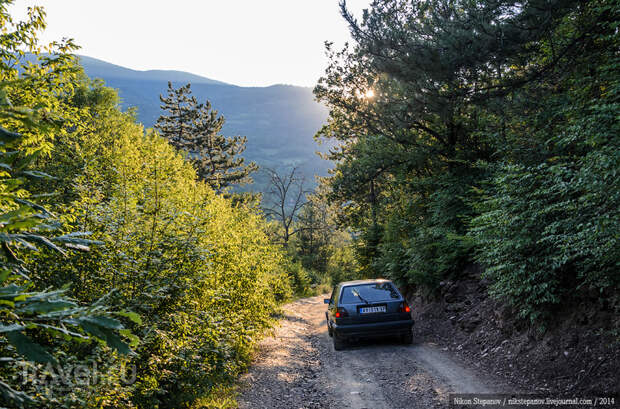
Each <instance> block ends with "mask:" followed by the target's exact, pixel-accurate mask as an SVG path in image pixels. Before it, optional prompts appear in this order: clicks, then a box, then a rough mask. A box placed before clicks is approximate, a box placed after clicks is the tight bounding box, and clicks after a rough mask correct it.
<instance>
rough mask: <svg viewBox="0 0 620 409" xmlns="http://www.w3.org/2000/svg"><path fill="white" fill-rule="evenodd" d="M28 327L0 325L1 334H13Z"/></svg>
mask: <svg viewBox="0 0 620 409" xmlns="http://www.w3.org/2000/svg"><path fill="white" fill-rule="evenodd" d="M25 329H26V327H24V326H23V325H20V324H10V325H1V324H0V332H11V331H22V330H25Z"/></svg>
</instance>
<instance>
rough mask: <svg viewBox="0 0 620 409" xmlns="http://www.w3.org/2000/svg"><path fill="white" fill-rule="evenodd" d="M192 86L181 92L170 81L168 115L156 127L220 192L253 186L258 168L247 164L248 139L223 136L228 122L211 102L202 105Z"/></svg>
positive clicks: (163, 99) (166, 99)
mask: <svg viewBox="0 0 620 409" xmlns="http://www.w3.org/2000/svg"><path fill="white" fill-rule="evenodd" d="M191 94H192V91H191V84H187V85H184V86H182V87H180V88H178V89H175V88H174V87H173V86H172V83H170V82H168V96H167V97H164V96H160V97H159V98H160V100H161V102H162V105H161V108H162V110H164V111H166V112H167V115H166V114H164V115H161V116H160V117H159V119H157V123H156V125H155V128H156V129H157V130H158V131H159V132H160V133H161V134H162V135H163V136H164V137H166V138H167V139H168V140H169V141H170V143H171V144H172V146H174V147H175V148H177V149H179V150H182V151H185V152H186V153H187V154H188V156H189V160H190V161H191V162H192V164H193V165H194V168H195V169H196V172H197V174H198V176H199V177H200V178H201V179H202V180H204V181H205V182H207V183H208V184H209V185H210V186H211V187H212V188H213V189H214V190H215V191H216V192H221V191H222V190H223V189H225V188H227V187H228V186H230V185H232V184H244V183H251V182H252V179H251V178H250V176H249V175H250V174H251V173H252V172H255V171H256V170H257V169H258V166H257V165H256V163H254V162H250V163H249V164H247V165H246V164H245V159H244V158H243V157H242V156H240V155H241V154H242V153H243V152H244V151H245V144H246V140H247V139H246V137H245V136H232V137H226V136H224V135H222V134H221V131H222V127H223V126H224V123H225V119H224V117H223V116H222V115H218V111H216V110H214V109H213V108H212V107H211V103H210V102H209V101H207V102H206V103H205V104H199V103H198V101H197V100H196V98H195V97H194V96H192V95H191Z"/></svg>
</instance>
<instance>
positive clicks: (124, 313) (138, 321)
mask: <svg viewBox="0 0 620 409" xmlns="http://www.w3.org/2000/svg"><path fill="white" fill-rule="evenodd" d="M117 314H118V315H120V316H121V317H125V318H129V319H130V320H131V321H132V322H134V323H136V324H138V325H141V324H142V317H140V315H139V314H138V313H135V312H133V311H121V312H118V313H117Z"/></svg>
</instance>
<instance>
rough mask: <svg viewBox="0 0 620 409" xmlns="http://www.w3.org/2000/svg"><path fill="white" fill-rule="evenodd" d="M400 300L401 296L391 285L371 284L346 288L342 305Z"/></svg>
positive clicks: (341, 300)
mask: <svg viewBox="0 0 620 409" xmlns="http://www.w3.org/2000/svg"><path fill="white" fill-rule="evenodd" d="M398 299H400V294H399V293H398V291H397V290H396V288H394V286H393V285H392V284H391V283H388V282H382V283H370V284H359V285H351V286H347V287H344V288H343V289H342V297H341V298H340V303H341V304H358V303H366V302H368V303H375V302H381V301H392V300H398Z"/></svg>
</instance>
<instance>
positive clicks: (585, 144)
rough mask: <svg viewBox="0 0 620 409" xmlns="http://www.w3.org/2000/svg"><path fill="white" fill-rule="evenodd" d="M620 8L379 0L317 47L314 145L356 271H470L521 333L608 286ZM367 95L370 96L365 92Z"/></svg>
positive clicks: (605, 293) (415, 276)
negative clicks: (339, 46)
mask: <svg viewBox="0 0 620 409" xmlns="http://www.w3.org/2000/svg"><path fill="white" fill-rule="evenodd" d="M619 13H620V5H619V3H618V2H617V1H593V2H587V3H583V2H576V1H565V0H554V1H533V2H526V3H522V2H515V1H499V2H496V1H482V2H471V1H452V0H428V1H426V0H420V1H414V2H411V1H405V0H402V1H400V0H399V1H393V2H373V4H372V5H371V7H370V8H369V9H368V10H367V11H366V12H365V13H364V15H363V18H362V21H357V20H355V18H354V17H353V16H352V15H350V14H349V12H348V11H347V9H346V6H345V3H344V2H342V14H343V16H344V18H345V19H346V20H347V22H348V23H349V25H350V28H351V33H352V36H353V40H354V42H353V45H352V46H351V47H345V48H344V49H343V50H342V51H339V52H338V51H334V50H332V47H331V45H328V54H329V55H330V58H331V63H330V65H329V66H328V68H327V70H326V75H325V77H324V78H322V79H321V80H320V81H319V84H318V85H317V87H316V88H315V95H316V96H317V97H318V98H319V99H320V100H322V101H323V102H325V103H326V104H327V105H328V107H329V109H330V117H329V121H328V123H327V125H325V126H324V127H323V128H322V130H321V131H320V132H319V133H318V135H317V136H318V137H325V138H331V139H335V140H337V141H338V142H339V143H340V146H339V147H338V148H337V149H333V150H332V151H331V152H330V154H329V155H327V156H328V157H329V158H330V159H332V160H334V161H335V162H336V168H335V169H334V171H333V172H332V176H331V177H330V178H329V179H328V180H327V184H328V185H329V187H330V188H331V193H330V199H331V201H332V202H333V203H334V204H336V205H337V207H336V208H337V209H338V213H339V222H340V223H341V225H344V226H347V227H349V228H351V229H352V230H353V231H354V232H355V233H356V244H357V258H358V261H359V263H360V267H361V269H362V271H363V274H364V275H375V276H382V275H387V276H389V277H390V278H393V279H395V280H397V281H399V282H400V283H402V284H409V285H412V286H424V287H429V288H431V289H433V288H435V287H436V286H437V284H438V283H439V281H441V280H442V279H443V278H444V277H448V276H450V277H454V278H457V279H458V275H459V273H460V272H461V271H463V270H465V266H466V265H467V264H468V263H472V262H478V263H480V264H482V265H483V267H485V268H486V274H487V276H488V277H489V278H491V279H492V281H493V284H492V287H491V288H492V292H493V293H494V294H495V295H496V296H497V297H498V298H500V299H503V300H506V301H507V302H509V303H511V304H512V305H513V306H514V307H515V310H517V311H519V312H520V315H521V316H522V317H524V318H529V319H530V320H531V321H532V322H541V320H542V319H544V318H545V317H548V316H549V314H550V312H552V311H554V309H555V308H557V307H559V306H562V305H567V304H568V303H570V302H571V300H572V297H578V296H583V295H585V293H586V292H588V291H590V290H595V291H596V293H597V294H599V295H600V298H601V299H602V300H605V299H607V298H609V297H612V296H613V294H614V293H615V292H616V291H617V288H618V279H617V271H618V264H617V263H618V261H617V260H618V259H619V257H618V251H619V250H618V249H619V246H618V237H617V232H618V224H619V223H620V222H619V219H620V215H619V214H618V209H619V208H620V202H619V197H618V195H617V192H618V185H617V183H618V182H617V180H618V178H617V173H618V169H620V168H619V164H620V162H619V159H618V152H619V149H618V130H619V129H618V116H617V112H618V78H619V77H620V75H619V67H620V64H619V63H618V56H617V52H616V51H615V50H617V49H618V45H619V44H618V39H619V36H618V25H617V21H618V16H619ZM368 90H372V91H373V93H372V94H370V93H368V92H367V91H368Z"/></svg>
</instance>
